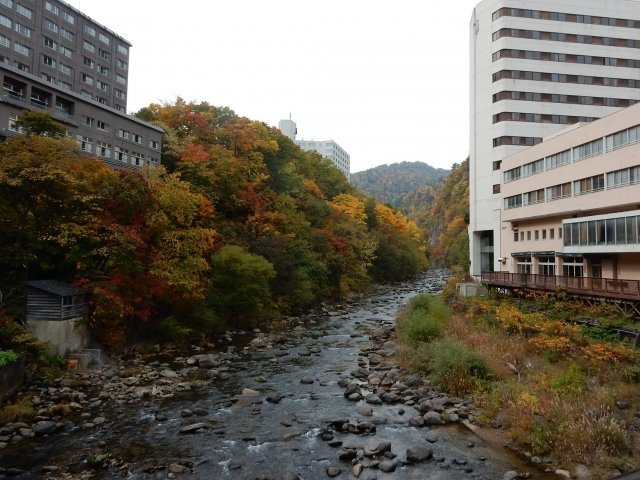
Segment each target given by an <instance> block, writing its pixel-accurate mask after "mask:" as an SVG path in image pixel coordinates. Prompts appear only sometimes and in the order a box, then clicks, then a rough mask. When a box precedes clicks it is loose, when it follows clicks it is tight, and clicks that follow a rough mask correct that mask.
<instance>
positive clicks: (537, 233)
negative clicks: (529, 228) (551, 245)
mask: <svg viewBox="0 0 640 480" xmlns="http://www.w3.org/2000/svg"><path fill="white" fill-rule="evenodd" d="M533 234H534V235H533V238H534V240H540V230H535V231H534V232H533Z"/></svg>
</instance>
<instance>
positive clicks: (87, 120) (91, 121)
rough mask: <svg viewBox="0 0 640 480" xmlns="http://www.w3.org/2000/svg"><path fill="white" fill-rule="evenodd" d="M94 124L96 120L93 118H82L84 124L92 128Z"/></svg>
mask: <svg viewBox="0 0 640 480" xmlns="http://www.w3.org/2000/svg"><path fill="white" fill-rule="evenodd" d="M95 122H96V119H95V118H93V117H84V124H85V125H87V126H89V127H93V124H94V123H95Z"/></svg>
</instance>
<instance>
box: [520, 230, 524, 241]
mask: <svg viewBox="0 0 640 480" xmlns="http://www.w3.org/2000/svg"><path fill="white" fill-rule="evenodd" d="M520 241H521V242H524V232H520Z"/></svg>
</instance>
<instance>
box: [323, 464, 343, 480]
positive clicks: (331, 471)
mask: <svg viewBox="0 0 640 480" xmlns="http://www.w3.org/2000/svg"><path fill="white" fill-rule="evenodd" d="M341 473H342V470H341V469H340V467H336V466H335V465H331V466H329V467H327V476H328V477H331V478H333V477H337V476H338V475H340V474H341Z"/></svg>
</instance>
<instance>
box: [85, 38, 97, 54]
mask: <svg viewBox="0 0 640 480" xmlns="http://www.w3.org/2000/svg"><path fill="white" fill-rule="evenodd" d="M82 47H83V48H84V49H85V50H86V51H87V52H92V53H96V46H95V45H94V44H93V43H91V42H88V41H87V40H83V41H82Z"/></svg>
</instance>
